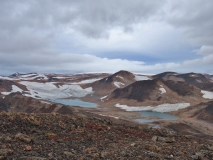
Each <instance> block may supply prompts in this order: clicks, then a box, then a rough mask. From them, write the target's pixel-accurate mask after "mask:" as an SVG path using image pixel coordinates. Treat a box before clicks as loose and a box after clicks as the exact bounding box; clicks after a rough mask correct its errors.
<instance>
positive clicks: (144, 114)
mask: <svg viewBox="0 0 213 160" xmlns="http://www.w3.org/2000/svg"><path fill="white" fill-rule="evenodd" d="M139 113H140V114H141V118H137V119H135V120H134V121H136V122H139V123H143V124H148V125H150V126H152V127H153V128H159V127H160V126H159V125H157V124H155V123H154V122H155V121H158V120H177V119H178V117H176V116H173V115H171V114H168V113H161V112H154V111H140V112H139Z"/></svg>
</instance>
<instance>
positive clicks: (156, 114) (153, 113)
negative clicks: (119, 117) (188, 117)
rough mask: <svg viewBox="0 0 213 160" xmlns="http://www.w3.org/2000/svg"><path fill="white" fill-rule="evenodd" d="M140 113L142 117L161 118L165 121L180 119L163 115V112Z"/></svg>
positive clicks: (166, 114)
mask: <svg viewBox="0 0 213 160" xmlns="http://www.w3.org/2000/svg"><path fill="white" fill-rule="evenodd" d="M139 113H141V116H142V117H158V118H161V119H164V120H177V119H178V117H176V116H173V115H171V114H168V113H161V112H154V111H141V112H139Z"/></svg>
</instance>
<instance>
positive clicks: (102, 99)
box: [100, 94, 109, 102]
mask: <svg viewBox="0 0 213 160" xmlns="http://www.w3.org/2000/svg"><path fill="white" fill-rule="evenodd" d="M108 96H109V94H108V95H106V96H104V97H101V98H100V99H101V101H102V102H104V99H105V98H107V97H108Z"/></svg>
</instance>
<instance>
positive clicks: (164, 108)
mask: <svg viewBox="0 0 213 160" xmlns="http://www.w3.org/2000/svg"><path fill="white" fill-rule="evenodd" d="M188 106H190V103H176V104H168V103H166V104H161V105H158V106H156V107H153V106H140V107H134V106H127V105H120V104H119V103H118V104H116V105H115V107H118V108H121V109H124V110H126V111H156V112H172V111H177V110H179V109H182V108H186V107H188Z"/></svg>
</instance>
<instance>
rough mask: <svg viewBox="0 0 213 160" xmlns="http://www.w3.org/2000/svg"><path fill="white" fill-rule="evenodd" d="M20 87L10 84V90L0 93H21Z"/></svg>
mask: <svg viewBox="0 0 213 160" xmlns="http://www.w3.org/2000/svg"><path fill="white" fill-rule="evenodd" d="M22 91H23V90H22V89H21V88H19V87H17V86H16V85H12V90H11V91H10V92H1V94H3V95H8V94H10V93H15V92H21V93H22Z"/></svg>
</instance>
